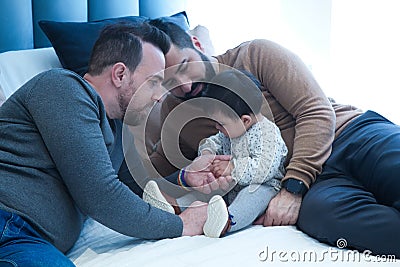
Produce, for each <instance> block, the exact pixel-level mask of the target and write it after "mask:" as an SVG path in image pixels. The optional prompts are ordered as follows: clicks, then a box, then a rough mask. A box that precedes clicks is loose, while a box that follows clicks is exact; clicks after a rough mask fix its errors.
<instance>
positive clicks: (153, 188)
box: [143, 180, 175, 214]
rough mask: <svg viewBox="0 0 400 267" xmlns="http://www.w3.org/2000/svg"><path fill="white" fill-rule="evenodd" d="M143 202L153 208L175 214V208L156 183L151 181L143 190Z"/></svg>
mask: <svg viewBox="0 0 400 267" xmlns="http://www.w3.org/2000/svg"><path fill="white" fill-rule="evenodd" d="M143 200H144V201H145V202H147V203H149V204H150V205H152V206H153V207H156V208H159V209H161V210H164V211H167V212H169V213H173V214H175V210H174V207H173V206H172V205H171V204H169V203H168V201H167V200H166V199H165V197H164V195H163V194H162V193H161V191H160V189H159V188H158V185H157V183H156V182H155V181H153V180H150V181H149V182H148V183H147V184H146V186H145V187H144V189H143Z"/></svg>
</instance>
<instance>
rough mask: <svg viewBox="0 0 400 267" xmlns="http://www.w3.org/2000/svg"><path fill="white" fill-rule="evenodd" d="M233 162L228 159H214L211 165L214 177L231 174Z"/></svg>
mask: <svg viewBox="0 0 400 267" xmlns="http://www.w3.org/2000/svg"><path fill="white" fill-rule="evenodd" d="M233 168H234V166H233V163H232V162H231V161H229V160H218V159H216V160H214V161H213V163H212V166H211V171H212V172H213V174H214V176H215V178H218V177H220V176H231V173H232V171H233Z"/></svg>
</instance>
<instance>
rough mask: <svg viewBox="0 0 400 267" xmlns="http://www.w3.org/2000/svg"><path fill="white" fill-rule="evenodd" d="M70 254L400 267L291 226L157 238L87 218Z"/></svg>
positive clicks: (110, 262) (161, 262) (124, 259)
mask: <svg viewBox="0 0 400 267" xmlns="http://www.w3.org/2000/svg"><path fill="white" fill-rule="evenodd" d="M266 255H268V257H266ZM68 256H69V257H70V259H72V260H73V262H74V263H75V264H76V266H78V267H83V266H85V267H86V266H96V267H101V266H105V267H111V266H118V267H122V266H163V267H164V266H165V267H168V266H174V267H180V266H182V267H183V266H190V267H192V266H207V267H210V266H221V267H222V266H229V267H231V266H315V265H319V266H322V265H323V266H335V267H338V266H349V267H350V266H399V263H400V261H397V262H393V261H392V262H387V261H388V259H387V258H386V259H384V258H378V257H373V256H368V255H366V256H365V255H363V254H361V253H359V252H355V251H352V250H346V249H338V248H334V247H330V246H327V245H325V244H321V243H319V242H317V241H316V240H314V239H312V238H310V237H308V236H307V235H305V234H303V233H302V232H300V231H298V230H297V229H296V228H295V227H293V226H278V227H262V226H251V227H249V228H247V229H245V230H243V231H240V232H237V233H234V234H230V235H228V236H226V237H223V238H218V239H213V238H208V237H205V236H196V237H180V238H174V239H164V240H158V241H153V240H141V239H135V238H130V237H127V236H123V235H121V234H118V233H117V232H114V231H112V230H110V229H108V228H106V227H104V226H102V225H101V224H99V223H97V222H95V221H94V220H91V219H89V220H87V221H86V223H85V226H84V229H83V232H82V234H81V237H80V238H79V240H78V242H77V243H76V244H75V246H74V247H73V248H72V250H71V251H70V252H69V253H68ZM384 261H385V262H384Z"/></svg>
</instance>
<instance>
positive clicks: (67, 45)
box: [39, 11, 189, 76]
mask: <svg viewBox="0 0 400 267" xmlns="http://www.w3.org/2000/svg"><path fill="white" fill-rule="evenodd" d="M147 19H148V18H147V17H143V16H128V17H119V18H112V19H105V20H98V21H90V22H57V21H49V20H41V21H39V26H40V28H41V29H42V30H43V32H44V33H45V34H46V36H47V38H48V39H49V40H50V42H51V44H52V46H53V47H54V50H55V51H56V54H57V56H58V58H59V60H60V63H61V65H62V66H63V67H64V68H66V69H69V70H72V71H75V72H76V73H78V74H79V75H81V76H83V75H84V74H85V73H86V71H87V68H88V63H89V59H90V54H91V51H92V48H93V45H94V43H95V42H96V40H97V37H98V36H99V34H100V32H101V30H102V29H103V28H104V27H105V26H106V25H109V24H112V23H116V22H120V21H128V22H131V23H140V22H143V21H145V20H147ZM162 19H165V20H167V21H171V22H174V23H176V24H178V25H179V26H181V27H182V28H183V29H185V30H188V29H189V22H188V19H187V15H186V12H184V11H182V12H180V13H177V14H174V15H172V16H168V17H162Z"/></svg>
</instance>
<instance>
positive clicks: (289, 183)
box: [282, 178, 308, 196]
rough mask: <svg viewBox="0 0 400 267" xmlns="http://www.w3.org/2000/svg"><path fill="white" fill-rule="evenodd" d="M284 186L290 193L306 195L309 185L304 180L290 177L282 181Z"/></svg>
mask: <svg viewBox="0 0 400 267" xmlns="http://www.w3.org/2000/svg"><path fill="white" fill-rule="evenodd" d="M282 187H283V188H285V189H286V190H287V191H288V192H289V193H292V194H295V195H300V196H304V195H305V194H306V193H307V191H308V187H307V186H306V185H305V184H304V182H303V181H300V180H297V179H294V178H289V179H287V180H285V181H284V182H283V183H282Z"/></svg>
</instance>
